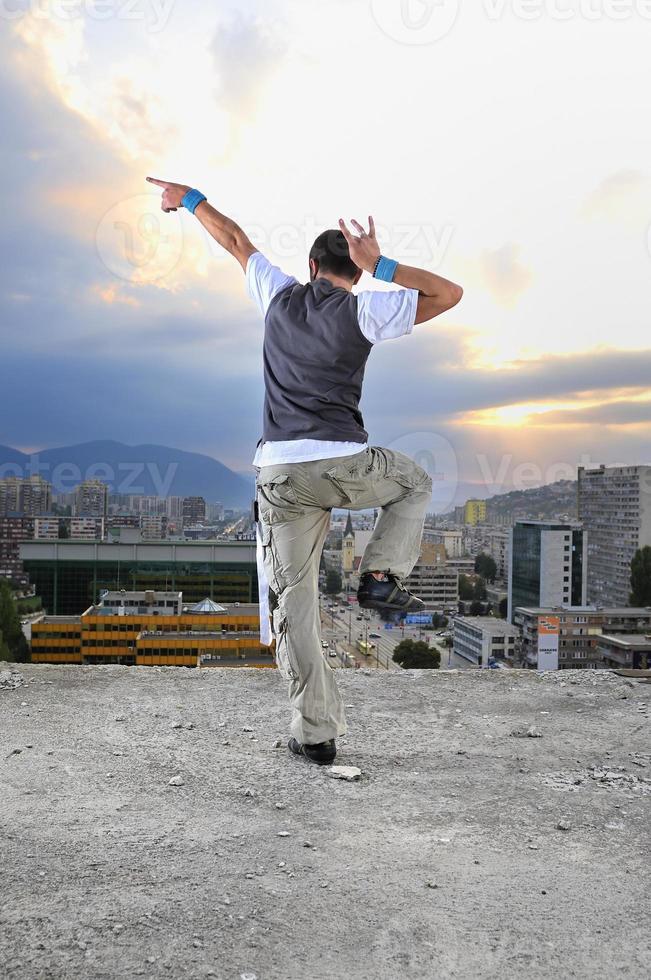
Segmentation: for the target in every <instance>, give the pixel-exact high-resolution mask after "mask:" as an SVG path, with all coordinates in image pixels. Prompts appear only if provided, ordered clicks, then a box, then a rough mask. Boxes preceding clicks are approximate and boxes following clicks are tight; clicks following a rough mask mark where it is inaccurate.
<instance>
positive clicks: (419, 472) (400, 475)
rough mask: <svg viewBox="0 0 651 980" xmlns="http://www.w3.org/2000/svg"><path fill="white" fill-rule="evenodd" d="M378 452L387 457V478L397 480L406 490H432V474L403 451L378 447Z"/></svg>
mask: <svg viewBox="0 0 651 980" xmlns="http://www.w3.org/2000/svg"><path fill="white" fill-rule="evenodd" d="M377 452H378V453H382V455H383V456H384V457H385V459H386V475H387V479H389V480H395V481H396V483H399V484H400V486H401V487H404V488H405V490H416V489H423V490H427V489H428V488H429V490H430V491H431V489H432V478H431V476H430V475H429V473H428V472H427V471H426V470H424V469H423V467H422V466H419V465H418V463H414V461H413V459H410V458H409V456H405V455H403V453H394V452H393V451H392V450H390V449H378V450H377Z"/></svg>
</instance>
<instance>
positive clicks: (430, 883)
mask: <svg viewBox="0 0 651 980" xmlns="http://www.w3.org/2000/svg"><path fill="white" fill-rule="evenodd" d="M425 888H438V885H437V884H436V883H435V882H433V881H426V882H425Z"/></svg>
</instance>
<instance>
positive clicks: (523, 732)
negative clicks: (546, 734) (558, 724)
mask: <svg viewBox="0 0 651 980" xmlns="http://www.w3.org/2000/svg"><path fill="white" fill-rule="evenodd" d="M511 735H512V736H513V738H542V732H539V731H538V729H537V728H536V727H535V726H534V725H530V726H529V728H514V729H513V731H512V732H511Z"/></svg>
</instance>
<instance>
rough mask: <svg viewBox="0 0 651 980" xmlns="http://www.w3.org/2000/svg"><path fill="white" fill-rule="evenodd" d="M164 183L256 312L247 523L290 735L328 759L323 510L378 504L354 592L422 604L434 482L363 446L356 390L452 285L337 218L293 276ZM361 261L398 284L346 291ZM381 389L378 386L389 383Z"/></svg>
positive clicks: (387, 605) (453, 297) (330, 708)
mask: <svg viewBox="0 0 651 980" xmlns="http://www.w3.org/2000/svg"><path fill="white" fill-rule="evenodd" d="M147 179H148V180H150V181H151V182H152V183H154V184H157V185H158V186H159V187H162V188H163V200H162V209H163V211H176V210H177V208H180V207H186V208H187V209H188V210H190V211H191V212H192V213H193V214H195V215H196V217H197V218H198V219H199V221H200V222H201V224H202V225H203V226H204V228H205V229H206V230H207V231H208V232H209V233H210V234H211V235H212V237H213V238H214V239H215V240H216V241H217V242H218V243H219V244H220V245H222V246H223V247H224V248H226V249H227V250H228V251H229V252H230V253H231V254H232V255H233V256H234V257H235V258H236V259H237V260H238V262H239V263H240V265H241V266H242V269H243V270H244V272H245V274H246V278H247V285H248V290H249V294H250V296H251V297H252V298H253V299H254V300H255V301H256V303H257V304H258V307H259V309H260V312H261V313H262V315H263V316H264V318H265V335H264V379H265V407H264V426H263V438H262V441H261V443H260V444H259V446H258V451H257V453H256V457H255V460H254V466H255V467H256V472H257V505H258V513H259V533H260V536H261V545H262V551H263V560H264V570H265V573H266V577H267V579H268V582H269V586H270V590H269V597H270V610H271V614H272V623H273V633H274V635H275V639H276V659H277V663H278V667H279V669H280V671H281V673H282V675H283V676H284V677H285V679H286V680H287V681H288V682H289V698H290V703H291V706H292V713H293V717H292V723H291V732H292V738H290V740H289V748H290V750H291V751H292V752H294V753H296V754H301V755H303V756H305V758H307V759H309V760H310V761H312V762H316V763H319V764H328V763H331V762H332V761H333V760H334V758H335V755H336V743H335V739H336V738H337V736H339V735H342V734H344V732H345V731H346V723H345V718H344V708H343V703H342V699H341V695H340V693H339V691H338V688H337V684H336V681H335V673H334V671H333V670H332V669H331V667H330V665H329V663H328V660H327V657H326V656H325V654H324V651H323V648H322V645H321V623H320V615H319V602H318V581H319V564H320V558H321V552H322V549H323V544H324V541H325V537H326V534H327V532H328V528H329V525H330V512H331V510H332V509H333V508H334V507H337V508H347V509H350V510H367V509H371V508H375V507H378V508H380V517H379V519H378V521H377V524H376V526H375V530H374V532H373V535H372V538H371V540H370V542H369V544H368V547H367V548H366V551H365V554H364V558H363V560H362V564H361V567H360V586H359V591H358V597H359V604H360V606H362V607H363V608H366V609H375V610H377V611H379V612H380V613H381V614H384V615H385V616H391V615H392V614H400V613H404V612H407V611H414V610H418V609H421V608H422V607H423V603H422V602H421V600H420V599H418V598H417V597H416V596H413V595H411V594H410V593H409V592H408V591H407V589H406V588H405V587H404V585H403V584H402V583H403V581H404V580H405V579H406V578H407V576H408V575H409V573H410V572H411V570H412V568H413V567H414V565H415V563H416V561H417V560H418V556H419V553H420V547H421V538H422V531H423V521H424V517H425V513H426V511H427V507H428V506H429V505H430V502H431V494H432V481H431V479H430V477H429V476H428V475H427V473H426V472H425V471H424V470H422V469H421V468H420V467H419V466H417V465H416V464H415V463H413V462H412V460H410V459H409V458H408V457H406V456H403V455H402V454H400V453H395V452H392V451H390V450H388V449H380V448H369V447H368V446H367V433H366V430H365V429H364V423H363V419H362V415H361V413H360V411H359V402H360V397H361V393H362V382H363V378H364V369H365V366H366V361H367V359H368V356H369V354H370V352H371V350H372V348H373V346H374V344H376V343H380V342H383V341H386V340H392V339H396V338H398V337H402V336H405V335H406V334H409V333H411V331H412V329H413V327H414V325H415V324H419V323H424V322H426V321H427V320H431V319H432V318H433V317H435V316H438V315H439V314H441V313H444V312H445V311H446V310H449V309H451V308H452V307H453V306H455V305H456V304H457V303H458V302H459V300H460V299H461V296H462V290H461V288H460V287H459V286H456V285H455V284H454V283H452V282H449V281H448V280H447V279H443V278H442V277H440V276H437V275H434V274H433V273H431V272H426V271H425V270H424V269H416V268H411V267H410V266H406V265H402V264H399V263H397V262H394V261H392V260H390V259H387V258H384V257H383V256H382V255H381V254H380V249H379V246H378V243H377V239H376V235H375V226H374V222H373V219H372V218H369V230H368V232H367V231H365V230H364V228H362V226H361V225H360V224H359V223H358V222H357V221H353V226H354V228H355V231H356V232H357V234H353V233H352V232H351V231H350V230H349V229H348V228H347V226H346V224H345V223H344V221H343V220H341V221H340V222H339V230H331V231H326V232H324V233H323V234H322V235H320V236H319V237H318V238H317V240H316V241H315V243H314V245H313V247H312V250H311V252H310V282H309V283H308V284H307V285H301V284H300V283H299V282H297V280H296V279H294V278H293V277H292V276H288V275H286V274H285V273H283V272H282V271H281V270H280V269H278V268H277V267H275V266H273V265H271V263H270V262H269V261H268V260H267V259H266V258H265V257H264V256H263V255H262V254H261V253H260V252H259V251H258V250H257V249H256V248H255V246H254V245H252V244H251V242H250V241H249V239H248V238H247V236H246V234H245V233H244V232H243V231H242V229H241V228H240V227H239V226H238V225H237V224H236V223H235V222H234V221H232V220H231V219H230V218H227V217H225V216H224V215H223V214H220V213H219V211H217V210H215V208H213V207H212V206H211V205H210V204H209V203H208V202H207V200H206V199H205V197H204V195H203V194H201V193H200V192H199V191H197V190H194V189H192V188H190V187H187V186H186V185H182V184H171V183H168V182H166V181H162V180H154V179H153V178H151V177H148V178H147ZM363 272H367V273H369V274H370V275H372V276H374V277H375V278H377V279H381V280H384V281H387V282H393V283H395V284H396V285H398V286H401V287H402V289H400V290H397V291H396V290H394V291H390V292H379V291H370V292H360V293H359V294H358V295H357V296H355V295H354V294H353V292H352V289H353V287H354V286H356V285H357V284H358V282H359V280H360V279H361V276H362V273H363ZM388 397H389V398H390V394H389V395H388Z"/></svg>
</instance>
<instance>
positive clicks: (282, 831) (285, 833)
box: [278, 830, 289, 837]
mask: <svg viewBox="0 0 651 980" xmlns="http://www.w3.org/2000/svg"><path fill="white" fill-rule="evenodd" d="M278 836H279V837H289V831H288V830H281V831H279V833H278Z"/></svg>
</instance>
